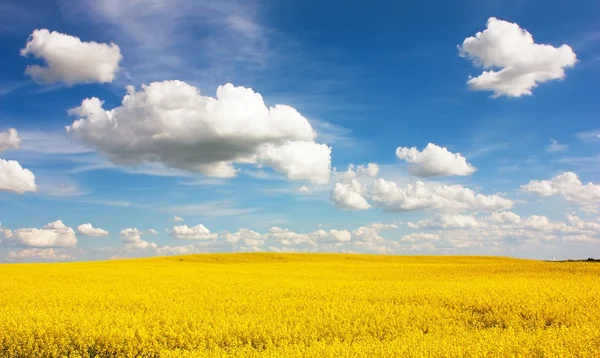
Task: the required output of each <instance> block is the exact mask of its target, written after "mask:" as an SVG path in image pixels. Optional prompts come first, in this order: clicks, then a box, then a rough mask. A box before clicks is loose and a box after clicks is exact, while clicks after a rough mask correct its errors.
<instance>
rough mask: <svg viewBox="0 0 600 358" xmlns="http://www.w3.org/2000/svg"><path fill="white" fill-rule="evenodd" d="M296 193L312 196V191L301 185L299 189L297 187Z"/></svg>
mask: <svg viewBox="0 0 600 358" xmlns="http://www.w3.org/2000/svg"><path fill="white" fill-rule="evenodd" d="M296 191H297V192H298V193H300V194H305V195H308V194H312V190H310V188H309V187H307V186H306V185H302V186H301V187H299V188H298V189H296Z"/></svg>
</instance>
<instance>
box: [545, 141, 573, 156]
mask: <svg viewBox="0 0 600 358" xmlns="http://www.w3.org/2000/svg"><path fill="white" fill-rule="evenodd" d="M567 148H569V146H568V145H566V144H560V143H558V142H557V141H556V140H554V139H550V145H549V146H547V147H546V151H547V152H548V153H556V152H562V151H564V150H567Z"/></svg>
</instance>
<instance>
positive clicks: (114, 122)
mask: <svg viewBox="0 0 600 358" xmlns="http://www.w3.org/2000/svg"><path fill="white" fill-rule="evenodd" d="M127 92H128V94H127V95H126V96H125V97H124V98H123V101H122V105H121V106H120V107H116V108H113V109H112V110H109V111H106V110H104V109H103V108H102V105H103V102H102V101H100V100H99V99H98V98H95V97H94V98H89V99H86V100H84V101H83V102H82V104H81V106H80V107H77V108H73V109H71V110H70V111H69V113H70V114H72V115H77V116H79V117H80V118H79V119H78V120H76V121H75V122H73V124H72V125H71V126H68V127H66V129H67V132H68V133H70V134H71V136H72V137H74V138H76V139H78V140H80V141H81V142H82V143H84V144H86V145H89V146H90V147H92V148H94V149H96V150H98V151H100V152H101V153H102V154H104V155H105V156H107V157H108V158H109V160H111V161H112V162H113V163H115V164H118V165H137V164H143V163H149V162H157V163H162V164H164V165H166V166H169V167H171V168H176V169H182V170H186V171H191V172H200V173H203V174H205V175H207V176H214V177H233V176H235V175H236V173H237V169H235V167H234V164H236V163H246V164H256V165H258V166H260V165H269V166H272V167H273V168H274V169H275V170H277V171H280V172H282V173H283V174H284V175H285V176H286V177H287V178H288V179H291V180H308V181H311V182H314V183H316V184H325V183H328V182H329V176H330V169H331V158H330V157H331V148H329V147H328V146H326V145H324V144H318V143H315V142H314V140H315V138H316V133H315V131H314V130H313V128H312V127H311V125H310V123H309V122H308V120H307V119H306V118H304V117H303V116H302V115H301V114H300V113H298V111H296V110H295V109H294V108H292V107H290V106H286V105H276V106H274V107H267V106H266V105H265V103H264V101H263V98H262V96H261V95H260V94H258V93H255V92H254V91H253V90H252V89H250V88H244V87H234V86H233V85H231V84H226V85H223V86H219V88H218V89H217V97H216V98H212V97H207V96H203V95H201V94H200V92H199V90H198V89H197V88H196V87H194V86H191V85H189V84H187V83H185V82H181V81H164V82H153V83H151V84H150V85H147V86H146V85H143V86H142V89H141V90H140V91H136V90H135V88H134V87H132V86H128V87H127Z"/></svg>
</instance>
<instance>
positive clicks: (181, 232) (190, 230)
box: [171, 224, 217, 240]
mask: <svg viewBox="0 0 600 358" xmlns="http://www.w3.org/2000/svg"><path fill="white" fill-rule="evenodd" d="M171 236H172V237H173V238H174V239H177V240H214V239H216V238H217V234H212V233H211V232H210V230H208V229H207V228H206V226H204V225H202V224H198V225H196V226H193V227H188V226H187V225H181V226H174V227H173V229H172V230H171Z"/></svg>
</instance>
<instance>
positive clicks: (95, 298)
mask: <svg viewBox="0 0 600 358" xmlns="http://www.w3.org/2000/svg"><path fill="white" fill-rule="evenodd" d="M0 277H1V279H0V356H2V357H63V356H69V357H96V356H97V357H113V356H122V357H204V356H206V357H221V356H250V357H262V356H265V357H361V356H362V357H393V356H398V357H425V356H433V357H442V356H443V357H508V356H522V357H559V356H562V357H570V356H575V357H598V356H600V284H599V282H600V265H598V264H596V263H587V262H572V263H566V262H539V261H530V260H516V259H505V258H493V257H442V256H440V257H424V256H420V257H419V256H412V257H411V256H375V255H324V254H215V255H212V254H211V255H193V256H177V257H175V256H173V257H161V258H151V259H136V260H122V261H106V262H86V263H56V264H4V265H0Z"/></svg>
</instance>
